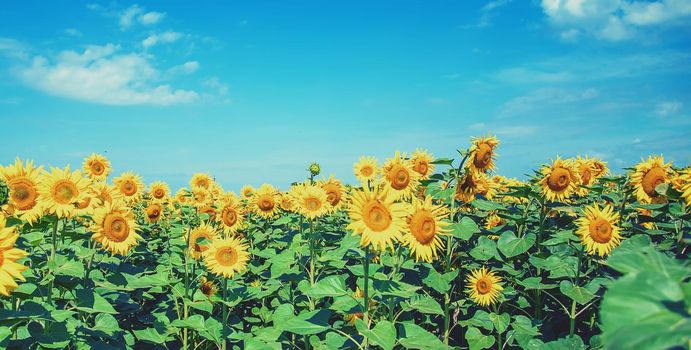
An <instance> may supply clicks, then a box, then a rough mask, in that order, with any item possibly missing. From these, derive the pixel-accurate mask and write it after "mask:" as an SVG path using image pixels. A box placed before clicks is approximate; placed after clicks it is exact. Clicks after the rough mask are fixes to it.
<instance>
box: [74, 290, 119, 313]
mask: <svg viewBox="0 0 691 350" xmlns="http://www.w3.org/2000/svg"><path fill="white" fill-rule="evenodd" d="M76 294H77V299H76V303H77V305H76V308H77V310H80V311H84V312H87V313H90V314H93V313H106V314H116V313H117V312H116V311H115V309H114V308H113V306H112V305H110V303H109V302H108V301H107V300H106V299H105V298H104V297H102V296H100V295H99V294H97V293H95V292H94V291H93V290H91V289H78V290H77V291H76Z"/></svg>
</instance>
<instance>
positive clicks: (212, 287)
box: [199, 276, 218, 299]
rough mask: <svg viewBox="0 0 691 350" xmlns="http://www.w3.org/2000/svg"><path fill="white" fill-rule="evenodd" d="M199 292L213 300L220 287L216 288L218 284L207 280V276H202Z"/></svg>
mask: <svg viewBox="0 0 691 350" xmlns="http://www.w3.org/2000/svg"><path fill="white" fill-rule="evenodd" d="M199 290H200V291H201V292H202V294H204V295H206V297H207V298H209V299H211V297H212V296H214V295H216V293H218V287H216V283H214V281H212V280H210V279H207V278H206V276H202V280H201V282H200V283H199Z"/></svg>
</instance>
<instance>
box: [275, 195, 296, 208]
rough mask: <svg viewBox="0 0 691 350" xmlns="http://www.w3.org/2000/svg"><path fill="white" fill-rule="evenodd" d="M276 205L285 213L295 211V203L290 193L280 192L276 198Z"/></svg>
mask: <svg viewBox="0 0 691 350" xmlns="http://www.w3.org/2000/svg"><path fill="white" fill-rule="evenodd" d="M278 204H279V206H280V207H281V209H283V210H285V211H287V212H292V211H295V201H293V197H292V196H291V195H290V192H281V193H280V195H279V198H278Z"/></svg>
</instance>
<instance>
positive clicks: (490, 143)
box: [468, 135, 499, 173]
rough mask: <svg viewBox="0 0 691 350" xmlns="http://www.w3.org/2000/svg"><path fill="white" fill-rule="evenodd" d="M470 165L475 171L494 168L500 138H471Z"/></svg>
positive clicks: (488, 136) (485, 170)
mask: <svg viewBox="0 0 691 350" xmlns="http://www.w3.org/2000/svg"><path fill="white" fill-rule="evenodd" d="M471 143H472V146H470V154H469V155H468V167H470V170H471V171H473V172H483V173H484V172H488V171H491V170H494V168H495V164H494V159H495V158H496V156H497V154H496V153H495V151H496V148H497V146H498V145H499V140H498V139H497V138H496V137H494V136H490V135H487V136H481V137H475V138H473V139H472V140H471Z"/></svg>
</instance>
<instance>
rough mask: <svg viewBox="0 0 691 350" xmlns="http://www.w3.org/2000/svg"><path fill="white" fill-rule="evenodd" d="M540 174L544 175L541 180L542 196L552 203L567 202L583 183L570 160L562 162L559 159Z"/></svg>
mask: <svg viewBox="0 0 691 350" xmlns="http://www.w3.org/2000/svg"><path fill="white" fill-rule="evenodd" d="M540 172H541V173H542V179H541V180H540V187H542V194H543V195H544V196H545V197H546V198H547V199H548V200H550V201H560V202H563V201H565V200H567V199H568V198H569V197H571V195H572V194H573V193H574V192H575V191H576V189H577V188H578V184H579V183H580V182H581V180H580V178H579V176H578V171H577V170H576V167H574V165H573V163H572V162H571V161H569V160H568V159H567V160H562V159H561V158H559V157H557V159H556V160H554V161H553V162H552V164H551V165H547V164H546V165H545V166H543V168H542V169H540Z"/></svg>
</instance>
